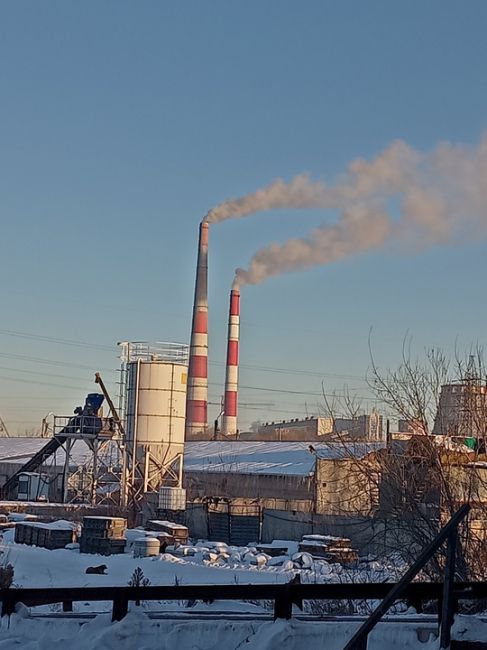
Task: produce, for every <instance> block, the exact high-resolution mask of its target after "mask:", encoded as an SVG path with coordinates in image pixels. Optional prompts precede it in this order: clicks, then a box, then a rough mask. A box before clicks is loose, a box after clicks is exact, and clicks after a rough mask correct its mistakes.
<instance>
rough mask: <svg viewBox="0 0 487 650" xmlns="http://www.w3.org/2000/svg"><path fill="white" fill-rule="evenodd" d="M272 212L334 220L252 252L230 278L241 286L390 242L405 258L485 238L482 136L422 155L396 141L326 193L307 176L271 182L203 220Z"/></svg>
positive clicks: (486, 169) (486, 168) (486, 167)
mask: <svg viewBox="0 0 487 650" xmlns="http://www.w3.org/2000/svg"><path fill="white" fill-rule="evenodd" d="M391 204H393V205H394V210H392V211H391V210H390V209H389V208H390V205H391ZM279 208H296V209H310V208H322V209H326V210H336V211H338V212H339V214H340V216H339V218H338V220H337V221H336V222H335V223H333V224H331V225H330V224H325V225H323V226H322V227H320V228H316V229H315V230H313V231H312V232H311V233H309V235H308V236H307V237H304V238H298V239H291V240H289V241H287V242H285V243H284V244H271V245H270V246H267V247H265V248H262V249H261V250H259V251H258V252H257V253H256V254H255V255H254V256H253V257H252V259H251V261H250V265H249V267H248V269H238V270H237V279H238V281H239V283H240V284H256V283H259V282H262V281H264V280H265V279H266V278H268V277H271V276H275V275H279V274H281V273H284V272H287V271H296V270H302V269H305V268H307V267H310V266H315V265H321V264H328V263H330V262H333V261H336V260H338V259H340V258H343V257H347V256H351V255H354V254H357V253H361V252H364V251H367V250H371V249H377V248H381V247H383V246H385V245H386V244H387V243H389V242H391V241H398V242H400V243H401V244H402V246H403V248H405V250H406V251H407V250H417V248H418V247H421V246H433V245H437V244H445V243H449V242H457V241H460V240H462V239H463V240H468V239H472V238H478V237H480V236H485V234H486V233H487V135H484V137H483V138H481V140H480V143H479V144H478V145H477V146H476V147H469V146H464V145H462V146H454V145H452V144H450V143H441V144H439V145H438V146H437V147H436V148H435V149H434V150H433V151H431V152H428V153H422V152H420V151H417V150H415V149H413V148H411V147H410V146H409V145H408V144H406V143H405V142H402V141H397V142H394V143H392V144H391V145H390V146H388V147H387V148H386V149H384V151H382V152H381V153H380V154H379V155H377V156H376V157H375V158H373V159H372V160H370V161H367V160H364V159H357V160H355V161H353V162H352V163H351V164H350V165H349V166H348V169H347V171H346V172H345V174H343V175H342V176H340V177H339V178H338V179H337V181H336V182H335V183H334V184H332V185H327V184H325V183H323V182H320V181H312V180H311V179H310V178H309V177H308V176H307V175H299V176H296V177H295V178H294V179H292V180H291V181H290V182H289V183H285V182H284V181H283V180H281V179H278V180H276V181H274V182H273V183H271V184H270V185H268V186H267V187H264V188H263V189H260V190H258V191H257V192H254V193H252V194H248V195H247V196H243V197H240V198H237V199H232V200H229V201H226V202H224V203H221V204H220V205H218V206H217V207H215V208H214V209H213V210H210V212H209V213H208V214H207V215H206V217H205V219H206V220H207V221H209V222H211V223H217V222H219V221H224V220H226V219H235V218H238V217H244V216H247V215H251V214H254V213H256V212H261V211H266V210H275V209H279Z"/></svg>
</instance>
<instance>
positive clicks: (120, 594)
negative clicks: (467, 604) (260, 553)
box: [0, 581, 487, 621]
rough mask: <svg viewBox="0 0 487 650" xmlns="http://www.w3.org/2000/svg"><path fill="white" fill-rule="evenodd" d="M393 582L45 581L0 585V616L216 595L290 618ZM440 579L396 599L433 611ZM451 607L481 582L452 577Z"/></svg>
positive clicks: (383, 591)
mask: <svg viewBox="0 0 487 650" xmlns="http://www.w3.org/2000/svg"><path fill="white" fill-rule="evenodd" d="M396 587H397V584H396V583H388V582H378V583H375V582H374V583H370V582H369V583H335V584H300V583H294V582H291V583H287V584H276V583H272V584H248V585H239V584H228V585H167V586H150V587H48V588H35V589H29V588H20V589H16V588H15V589H13V588H11V589H2V590H0V601H1V602H2V616H9V615H11V614H13V613H14V612H15V609H16V605H17V604H18V603H23V604H24V605H25V606H27V607H35V606H39V605H51V604H54V603H62V604H63V611H65V612H69V611H72V608H73V603H74V602H99V601H109V602H110V601H111V602H112V620H114V621H119V620H121V619H122V618H123V617H124V616H125V615H126V614H127V612H128V604H129V602H137V601H158V600H174V601H179V600H183V601H184V600H188V601H204V602H210V601H218V600H242V601H256V600H271V601H273V602H274V618H275V619H277V618H283V619H290V618H291V617H292V614H293V605H296V606H297V607H298V608H300V609H302V607H303V601H307V600H310V601H314V600H344V599H346V600H357V601H359V600H360V601H361V600H378V599H384V598H386V597H387V596H388V594H389V593H390V592H391V591H392V589H393V588H396ZM445 593H446V592H445V585H444V583H442V582H413V583H410V584H408V585H406V586H405V587H404V589H403V590H402V592H401V596H400V597H398V598H397V600H401V601H404V602H406V604H407V605H409V606H414V607H416V609H417V610H418V611H419V612H420V611H422V606H423V603H425V602H428V603H431V602H432V601H433V602H434V601H436V603H437V605H438V611H439V612H440V611H441V603H442V602H444V601H445ZM449 593H450V598H451V602H452V604H453V608H454V609H456V606H457V603H458V601H459V600H462V601H463V600H465V601H476V600H480V599H484V598H486V597H487V581H486V582H458V583H453V586H452V589H451V590H450V592H449Z"/></svg>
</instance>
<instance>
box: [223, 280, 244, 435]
mask: <svg viewBox="0 0 487 650" xmlns="http://www.w3.org/2000/svg"><path fill="white" fill-rule="evenodd" d="M239 338H240V289H239V288H238V285H237V284H236V283H234V285H233V287H232V290H231V292H230V312H229V314H228V343H227V365H226V372H225V398H224V403H223V420H222V432H223V433H224V434H225V435H228V436H231V435H235V434H236V433H237V393H238V342H239Z"/></svg>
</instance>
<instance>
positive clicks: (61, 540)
mask: <svg viewBox="0 0 487 650" xmlns="http://www.w3.org/2000/svg"><path fill="white" fill-rule="evenodd" d="M75 538H76V533H75V531H74V529H73V526H70V525H69V524H61V523H60V522H54V523H52V524H43V523H39V522H18V523H17V525H16V526H15V541H16V543H17V544H29V545H30V546H40V547H42V548H48V549H49V550H51V551H52V550H54V549H56V548H64V547H65V546H66V544H71V542H73V541H74V540H75Z"/></svg>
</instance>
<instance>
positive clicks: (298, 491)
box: [184, 471, 314, 501]
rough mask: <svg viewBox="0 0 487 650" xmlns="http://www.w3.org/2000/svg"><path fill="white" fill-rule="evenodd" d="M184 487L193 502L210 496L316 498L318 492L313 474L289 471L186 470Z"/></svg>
mask: <svg viewBox="0 0 487 650" xmlns="http://www.w3.org/2000/svg"><path fill="white" fill-rule="evenodd" d="M184 487H185V488H186V490H187V494H188V500H189V501H195V500H197V499H202V498H206V497H222V498H227V499H234V498H246V499H279V500H281V501H286V500H310V499H311V500H312V499H313V493H314V485H313V479H312V477H309V476H292V475H288V474H240V473H237V472H191V471H186V472H185V475H184Z"/></svg>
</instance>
